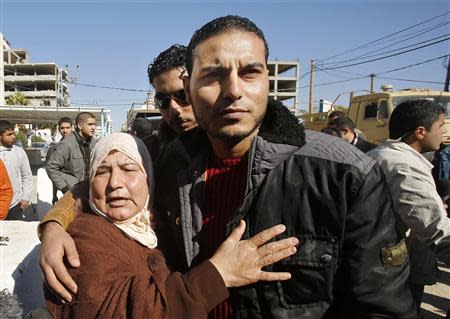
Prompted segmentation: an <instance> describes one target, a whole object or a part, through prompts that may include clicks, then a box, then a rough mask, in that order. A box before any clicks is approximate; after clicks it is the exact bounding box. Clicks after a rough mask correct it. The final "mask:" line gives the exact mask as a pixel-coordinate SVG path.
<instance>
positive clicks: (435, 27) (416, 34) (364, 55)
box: [319, 21, 450, 65]
mask: <svg viewBox="0 0 450 319" xmlns="http://www.w3.org/2000/svg"><path fill="white" fill-rule="evenodd" d="M448 24H450V22H448V21H447V22H443V23H440V24H437V25H434V26H431V27H429V28H426V29H423V30H419V32H413V33H408V34H406V35H404V36H401V37H399V38H393V39H390V40H388V41H386V42H393V41H396V42H395V43H391V44H388V45H386V46H384V47H381V48H378V49H375V50H373V51H371V52H367V53H364V54H361V55H359V56H356V57H353V58H351V59H348V60H345V61H339V62H330V63H327V64H325V65H331V64H337V63H342V62H348V61H353V60H359V59H362V58H368V57H371V56H374V55H369V54H370V53H375V52H379V51H381V50H383V49H386V48H388V47H391V46H395V45H398V44H399V43H402V42H405V41H408V40H410V39H413V38H417V37H418V36H420V35H423V34H425V33H427V32H430V31H433V30H435V29H438V28H440V27H443V26H445V25H448ZM405 36H407V38H406V39H402V40H400V41H399V39H401V38H404V37H405ZM427 41H431V40H427ZM424 42H426V41H424ZM379 44H381V43H379ZM403 48H406V47H403ZM400 49H402V48H398V49H395V50H400ZM395 50H393V51H395ZM388 52H390V51H388ZM385 53H386V52H385ZM380 54H383V53H380ZM319 64H320V63H319ZM322 65H324V64H322Z"/></svg>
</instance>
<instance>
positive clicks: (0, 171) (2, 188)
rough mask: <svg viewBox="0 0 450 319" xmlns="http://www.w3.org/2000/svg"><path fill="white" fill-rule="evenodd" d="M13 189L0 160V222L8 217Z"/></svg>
mask: <svg viewBox="0 0 450 319" xmlns="http://www.w3.org/2000/svg"><path fill="white" fill-rule="evenodd" d="M13 194H14V193H13V188H12V185H11V182H10V181H9V176H8V172H7V171H6V167H5V164H3V161H1V160H0V220H2V219H5V218H6V216H8V210H9V205H10V204H11V200H12V198H13Z"/></svg>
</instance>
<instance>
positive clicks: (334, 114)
mask: <svg viewBox="0 0 450 319" xmlns="http://www.w3.org/2000/svg"><path fill="white" fill-rule="evenodd" d="M338 117H347V114H346V113H345V112H344V111H340V110H336V111H333V112H331V113H330V114H328V121H332V120H334V119H335V118H338Z"/></svg>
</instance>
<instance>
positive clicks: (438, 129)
mask: <svg viewBox="0 0 450 319" xmlns="http://www.w3.org/2000/svg"><path fill="white" fill-rule="evenodd" d="M444 119H445V116H444V114H441V115H439V119H438V120H437V121H436V122H434V123H433V125H431V128H430V130H429V131H427V130H426V133H425V135H424V138H423V139H422V142H421V146H422V153H424V152H431V151H437V150H438V149H439V146H440V145H441V143H442V134H443V133H445V132H443V128H444Z"/></svg>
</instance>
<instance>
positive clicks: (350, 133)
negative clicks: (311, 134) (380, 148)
mask: <svg viewBox="0 0 450 319" xmlns="http://www.w3.org/2000/svg"><path fill="white" fill-rule="evenodd" d="M327 128H328V129H330V130H332V131H334V132H336V133H337V134H338V136H339V137H340V138H342V139H343V140H345V141H347V142H348V143H350V144H352V145H353V146H355V147H356V148H357V149H359V150H360V151H361V152H363V153H367V152H368V151H370V150H372V149H374V148H375V147H377V145H376V144H373V143H370V142H367V141H366V140H364V139H363V138H362V137H361V136H360V135H357V134H356V132H355V124H354V123H353V121H352V120H351V119H350V118H348V117H337V118H335V119H334V120H331V121H329V122H328V127H327Z"/></svg>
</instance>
